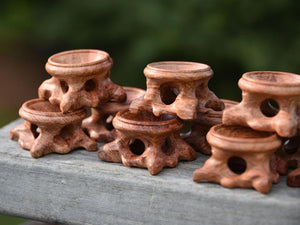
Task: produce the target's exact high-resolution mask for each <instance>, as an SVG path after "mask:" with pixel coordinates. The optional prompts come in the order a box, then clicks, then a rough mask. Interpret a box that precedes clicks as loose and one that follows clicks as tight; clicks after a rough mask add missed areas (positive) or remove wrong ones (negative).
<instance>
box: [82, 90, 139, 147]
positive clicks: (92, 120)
mask: <svg viewBox="0 0 300 225" xmlns="http://www.w3.org/2000/svg"><path fill="white" fill-rule="evenodd" d="M124 90H125V91H126V96H127V98H126V101H125V102H123V103H119V102H108V103H105V104H102V105H99V106H98V107H96V108H92V109H91V112H92V114H91V116H90V117H88V118H86V119H85V120H83V122H82V127H83V128H84V129H85V130H87V131H88V133H89V136H90V137H91V138H92V139H94V140H96V141H99V142H111V141H113V140H114V139H115V138H116V132H115V129H113V126H112V120H113V118H114V116H115V115H116V114H117V112H119V111H123V110H125V109H128V108H129V105H130V103H131V102H132V101H133V100H134V99H136V98H139V97H142V96H143V95H144V94H145V91H144V90H142V89H139V88H133V87H124Z"/></svg>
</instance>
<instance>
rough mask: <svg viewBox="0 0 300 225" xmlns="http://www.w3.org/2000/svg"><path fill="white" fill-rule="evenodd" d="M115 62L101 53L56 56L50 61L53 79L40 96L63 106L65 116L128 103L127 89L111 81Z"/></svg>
mask: <svg viewBox="0 0 300 225" xmlns="http://www.w3.org/2000/svg"><path fill="white" fill-rule="evenodd" d="M111 67H112V59H111V57H110V56H109V54H108V53H106V52H104V51H100V50H92V49H82V50H72V51H65V52H61V53H57V54H55V55H53V56H51V57H50V58H49V59H48V62H47V64H46V70H47V72H48V73H49V74H50V75H51V76H52V78H51V79H49V80H46V81H44V82H43V83H42V84H41V86H40V87H39V97H40V98H42V99H45V100H49V101H50V103H52V104H58V105H60V109H61V111H62V112H63V113H66V112H68V111H73V110H76V109H81V108H83V107H97V106H98V105H99V104H101V103H105V102H108V101H110V100H116V101H120V102H122V101H125V100H126V93H125V90H124V89H123V88H122V87H120V86H118V85H116V84H114V83H113V82H112V81H111V80H110V69H111Z"/></svg>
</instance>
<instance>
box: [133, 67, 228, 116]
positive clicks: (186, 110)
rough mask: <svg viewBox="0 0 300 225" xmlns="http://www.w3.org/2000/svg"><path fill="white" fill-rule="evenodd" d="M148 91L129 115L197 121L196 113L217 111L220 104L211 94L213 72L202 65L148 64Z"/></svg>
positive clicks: (135, 102)
mask: <svg viewBox="0 0 300 225" xmlns="http://www.w3.org/2000/svg"><path fill="white" fill-rule="evenodd" d="M144 74H145V76H146V78H147V90H146V94H145V96H144V98H141V99H138V100H135V101H133V102H132V103H131V105H130V110H131V111H132V112H135V113H136V112H137V111H144V110H147V111H152V112H153V114H154V115H155V116H160V115H162V114H172V115H176V116H178V117H179V118H181V119H183V120H193V119H196V118H197V113H198V111H201V110H204V111H206V110H208V109H213V110H216V111H220V110H222V109H223V108H224V105H223V103H222V102H221V101H220V100H219V99H218V98H217V97H216V96H215V94H214V93H213V92H211V91H210V90H209V89H208V87H207V84H208V81H209V79H210V78H211V77H212V75H213V71H212V69H211V68H210V67H209V66H208V65H206V64H202V63H195V62H180V61H165V62H156V63H150V64H148V65H147V67H146V68H145V70H144Z"/></svg>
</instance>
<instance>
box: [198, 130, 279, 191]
mask: <svg viewBox="0 0 300 225" xmlns="http://www.w3.org/2000/svg"><path fill="white" fill-rule="evenodd" d="M207 140H208V142H209V144H210V145H211V148H212V156H211V157H210V158H209V159H208V160H207V161H206V162H205V164H204V166H203V167H202V168H200V169H198V170H196V171H194V174H193V179H194V181H195V182H200V181H211V182H215V183H220V184H221V185H222V186H225V187H229V188H234V187H242V188H250V187H253V188H255V189H256V190H257V191H259V192H261V193H265V194H266V193H268V192H269V190H270V188H271V186H272V183H273V182H274V183H276V182H278V179H279V175H278V173H277V172H276V170H275V169H273V168H271V158H272V155H273V154H274V152H275V151H276V149H278V148H279V146H280V145H281V141H280V139H279V138H278V137H277V135H276V134H273V133H268V132H257V131H254V130H252V129H250V128H247V127H240V126H225V125H216V126H214V127H212V128H211V130H210V131H209V132H208V134H207Z"/></svg>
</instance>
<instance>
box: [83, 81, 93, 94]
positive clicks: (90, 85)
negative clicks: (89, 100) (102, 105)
mask: <svg viewBox="0 0 300 225" xmlns="http://www.w3.org/2000/svg"><path fill="white" fill-rule="evenodd" d="M95 88H96V83H95V81H94V80H92V79H91V80H88V81H86V82H85V84H84V90H86V91H87V92H91V91H93V90H95Z"/></svg>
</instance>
